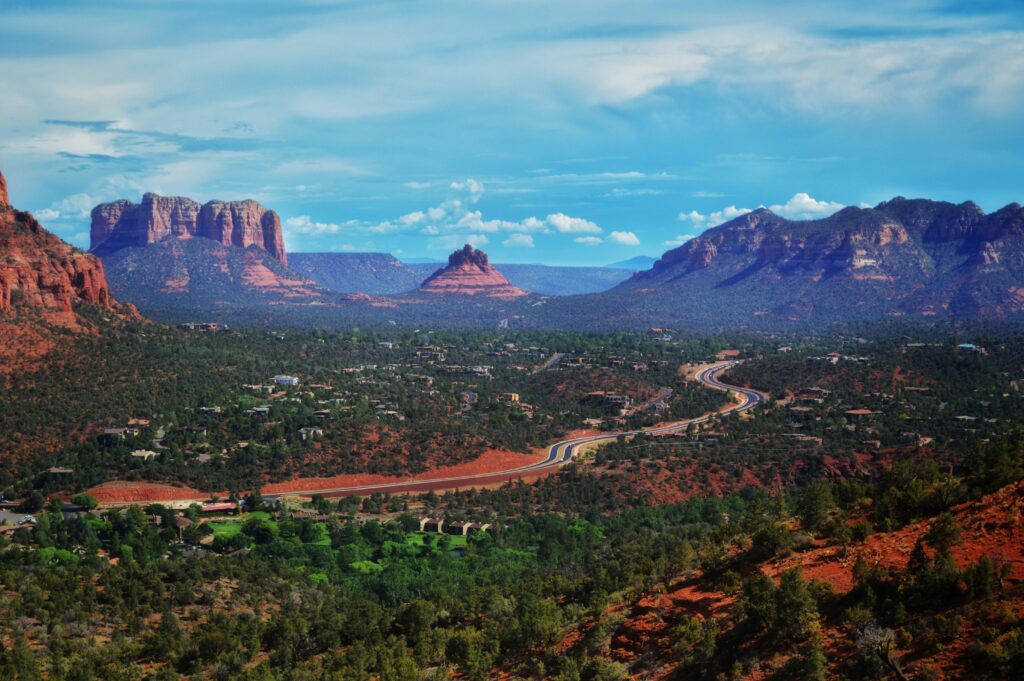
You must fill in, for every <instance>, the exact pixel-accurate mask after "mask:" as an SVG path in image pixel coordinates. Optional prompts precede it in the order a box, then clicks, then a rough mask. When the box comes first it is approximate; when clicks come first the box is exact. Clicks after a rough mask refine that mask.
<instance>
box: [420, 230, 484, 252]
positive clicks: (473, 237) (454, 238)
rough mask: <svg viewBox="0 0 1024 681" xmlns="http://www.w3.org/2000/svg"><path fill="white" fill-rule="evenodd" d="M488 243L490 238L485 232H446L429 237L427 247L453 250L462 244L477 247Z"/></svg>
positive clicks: (434, 249) (436, 249) (438, 249)
mask: <svg viewBox="0 0 1024 681" xmlns="http://www.w3.org/2000/svg"><path fill="white" fill-rule="evenodd" d="M488 243H490V239H488V238H487V235H486V234H464V235H459V234H448V235H445V236H439V237H437V238H435V239H430V240H429V241H428V242H427V248H428V249H430V250H432V251H453V250H455V249H456V248H461V247H462V245H463V244H469V245H470V246H472V247H474V248H479V247H480V246H485V245H487V244H488Z"/></svg>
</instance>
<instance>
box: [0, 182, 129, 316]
mask: <svg viewBox="0 0 1024 681" xmlns="http://www.w3.org/2000/svg"><path fill="white" fill-rule="evenodd" d="M79 302H81V303H90V304H92V305H98V306H101V307H104V308H108V309H109V308H111V307H112V306H113V301H112V300H111V298H110V290H109V288H108V286H107V278H106V275H105V274H104V271H103V264H102V263H101V262H100V261H99V259H98V258H96V257H95V256H92V255H89V254H88V253H83V252H82V251H79V250H78V249H76V248H74V247H73V246H71V245H70V244H67V243H65V242H63V241H61V240H60V239H59V238H57V237H56V236H54V235H53V234H51V233H49V232H47V231H46V230H45V229H43V227H42V225H40V224H39V223H38V222H37V221H36V219H35V218H34V217H32V215H31V214H30V213H25V212H22V211H17V210H14V209H13V208H11V207H10V205H9V198H8V196H7V184H6V182H5V181H4V179H3V175H0V313H4V314H17V313H18V311H19V310H21V309H26V310H32V311H33V312H38V313H40V314H41V315H42V317H43V318H44V319H45V320H46V321H48V322H50V323H53V324H58V325H61V326H66V327H69V328H77V326H78V322H79V319H78V317H77V315H76V314H75V312H74V305H75V304H76V303H79Z"/></svg>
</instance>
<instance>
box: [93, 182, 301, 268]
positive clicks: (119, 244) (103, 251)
mask: <svg viewBox="0 0 1024 681" xmlns="http://www.w3.org/2000/svg"><path fill="white" fill-rule="evenodd" d="M193 236H198V237H204V238H207V239H212V240H213V241H216V242H218V243H221V244H224V245H225V246H240V247H242V248H245V247H247V246H258V247H259V248H262V249H264V250H266V251H267V252H269V253H270V254H271V255H273V256H274V257H275V258H277V260H279V261H280V262H282V263H285V264H287V262H288V257H287V255H286V254H285V250H284V237H283V235H282V233H281V219H280V218H279V217H278V215H277V213H275V212H274V211H272V210H267V209H266V208H264V207H263V206H261V205H260V204H259V203H257V202H256V201H253V200H246V201H230V202H224V201H210V202H209V203H206V204H204V205H200V204H199V203H196V202H195V201H193V200H192V199H188V198H184V197H179V196H158V195H156V194H145V195H144V196H143V197H142V203H140V204H135V203H132V202H131V201H127V200H124V199H122V200H120V201H114V202H113V203H105V204H101V205H99V206H96V208H94V209H93V211H92V228H91V232H90V249H89V250H90V251H91V252H93V253H96V254H97V255H101V256H105V255H109V254H111V253H114V252H115V251H118V250H120V249H122V248H127V247H129V246H145V245H146V244H151V243H157V242H159V241H163V240H164V239H167V238H170V237H177V238H189V237H193Z"/></svg>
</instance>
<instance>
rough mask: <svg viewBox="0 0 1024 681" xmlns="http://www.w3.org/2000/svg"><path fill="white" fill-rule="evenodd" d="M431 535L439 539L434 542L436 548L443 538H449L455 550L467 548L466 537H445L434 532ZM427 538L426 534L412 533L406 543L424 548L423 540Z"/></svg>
mask: <svg viewBox="0 0 1024 681" xmlns="http://www.w3.org/2000/svg"><path fill="white" fill-rule="evenodd" d="M430 534H432V535H433V536H435V537H437V539H435V540H434V544H433V545H434V546H435V547H436V546H437V543H438V542H439V541H441V537H448V539H449V541H450V542H451V544H450V545H451V547H452V548H453V549H464V548H466V537H463V536H461V535H452V534H448V535H443V534H434V533H433V532H431V533H430ZM425 536H426V533H425V532H410V533H409V534H407V535H406V536H405V543H406V544H408V545H410V546H423V538H424V537H425Z"/></svg>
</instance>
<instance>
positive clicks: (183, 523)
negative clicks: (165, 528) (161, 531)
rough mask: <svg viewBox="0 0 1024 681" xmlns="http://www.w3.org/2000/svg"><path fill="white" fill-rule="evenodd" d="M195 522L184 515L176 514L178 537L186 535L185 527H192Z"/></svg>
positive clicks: (175, 524)
mask: <svg viewBox="0 0 1024 681" xmlns="http://www.w3.org/2000/svg"><path fill="white" fill-rule="evenodd" d="M193 524H194V523H193V522H192V521H191V520H189V519H188V518H186V517H185V516H183V515H177V516H174V527H175V528H176V529H177V530H178V539H179V540H181V539H182V537H184V535H185V529H186V528H189V527H192V525H193Z"/></svg>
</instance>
